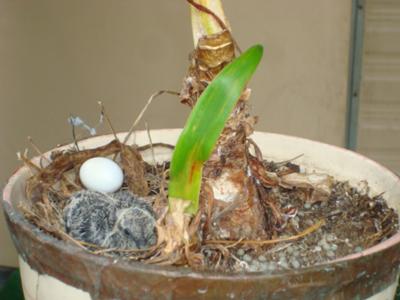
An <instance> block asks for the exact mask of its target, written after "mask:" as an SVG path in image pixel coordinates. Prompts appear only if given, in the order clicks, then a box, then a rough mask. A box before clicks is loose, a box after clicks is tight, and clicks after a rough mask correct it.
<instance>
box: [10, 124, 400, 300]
mask: <svg viewBox="0 0 400 300" xmlns="http://www.w3.org/2000/svg"><path fill="white" fill-rule="evenodd" d="M179 132H180V130H176V129H173V130H156V131H153V132H152V139H153V142H164V143H171V144H173V143H175V142H176V140H177V137H178V135H179ZM121 136H123V134H121ZM112 138H113V137H112V136H110V135H109V136H100V137H95V138H91V139H88V140H85V141H83V142H81V145H82V146H84V147H85V148H91V147H95V146H99V145H102V144H105V143H107V142H109V141H110V140H111V139H112ZM254 139H255V140H256V141H257V143H258V145H259V146H260V148H261V149H262V150H263V152H264V155H265V157H267V158H269V159H274V160H285V159H289V158H292V157H295V156H297V155H299V154H304V155H303V156H302V157H301V158H300V159H299V160H298V161H296V162H298V163H299V164H301V165H302V166H304V167H305V168H306V169H308V170H319V171H325V172H327V173H329V174H331V175H333V176H335V177H336V178H337V179H339V180H349V181H350V182H351V183H352V184H356V183H358V182H359V181H360V180H367V181H368V182H369V185H370V187H371V193H373V194H374V193H376V194H377V193H381V192H385V198H386V200H387V201H388V202H389V205H390V206H391V207H393V208H395V209H396V210H397V211H399V210H400V179H399V177H397V176H396V175H395V174H393V173H392V172H390V171H389V170H387V169H385V168H384V167H382V166H380V165H379V164H377V163H376V162H373V161H371V160H369V159H367V158H365V157H363V156H361V155H359V154H356V153H354V152H351V151H348V150H345V149H341V148H338V147H335V146H330V145H326V144H322V143H318V142H314V141H310V140H306V139H301V138H296V137H291V136H284V135H278V134H272V133H260V132H258V133H255V134H254ZM135 142H136V143H137V144H146V143H148V138H147V135H146V133H145V132H138V133H137V134H136V139H135ZM156 150H157V151H156V159H157V160H160V161H162V160H164V159H166V158H168V157H169V156H170V154H171V153H170V151H169V150H166V149H156ZM147 159H149V160H150V159H151V155H150V154H149V155H148V156H147ZM28 176H29V172H28V169H27V168H26V167H22V168H20V169H19V170H18V171H17V172H16V173H15V174H14V175H13V176H12V177H11V178H10V181H9V183H8V184H7V186H6V188H5V190H4V202H3V204H4V211H5V214H6V218H7V222H8V225H9V228H10V231H11V234H12V238H13V240H14V243H15V246H16V247H17V249H18V252H19V255H20V267H21V276H22V281H23V288H24V293H25V297H26V299H27V300H33V299H41V300H56V299H57V300H61V299H73V300H81V299H127V300H128V299H346V300H347V299H367V298H370V299H391V298H393V295H394V293H395V289H396V283H397V278H398V274H399V268H398V267H399V261H400V233H398V234H396V235H395V236H393V237H392V238H390V239H388V240H386V241H385V242H382V243H380V244H378V245H376V246H374V247H371V248H369V249H367V250H365V251H363V252H361V253H357V254H352V255H349V256H346V257H344V258H341V259H338V260H335V261H331V262H328V263H326V264H323V265H317V266H313V267H309V268H304V269H296V270H285V271H273V272H268V273H245V274H219V273H212V272H194V271H191V270H189V269H188V268H175V267H161V266H153V265H145V264H142V263H136V262H126V261H123V260H118V259H113V258H108V257H103V256H95V255H92V254H89V253H88V252H85V251H84V250H83V249H81V248H79V247H77V246H75V245H73V244H71V243H66V242H63V241H60V240H56V239H55V238H53V237H51V236H49V235H47V234H44V233H43V232H42V231H40V230H39V229H37V228H36V227H34V226H33V225H31V224H30V223H28V222H27V221H26V220H25V219H24V218H23V216H22V215H21V213H20V212H19V211H18V209H17V205H18V203H20V202H21V201H26V198H25V193H24V185H25V181H26V179H27V178H28Z"/></svg>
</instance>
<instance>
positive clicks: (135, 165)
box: [121, 145, 149, 196]
mask: <svg viewBox="0 0 400 300" xmlns="http://www.w3.org/2000/svg"><path fill="white" fill-rule="evenodd" d="M121 166H122V169H123V170H124V175H125V182H126V184H127V185H128V188H129V190H130V191H131V192H132V193H134V194H136V195H138V196H147V195H148V194H149V186H148V184H147V181H146V179H145V163H144V161H143V159H142V156H141V155H140V153H139V151H138V150H137V149H136V148H135V147H132V146H127V145H122V148H121Z"/></svg>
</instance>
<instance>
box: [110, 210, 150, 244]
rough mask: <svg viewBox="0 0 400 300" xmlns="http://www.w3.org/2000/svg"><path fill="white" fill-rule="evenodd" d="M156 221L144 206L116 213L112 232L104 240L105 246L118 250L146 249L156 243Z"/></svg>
mask: <svg viewBox="0 0 400 300" xmlns="http://www.w3.org/2000/svg"><path fill="white" fill-rule="evenodd" d="M155 225H156V220H155V218H154V215H153V214H152V212H150V211H149V210H148V209H147V208H146V206H134V207H130V208H124V209H120V210H118V211H117V221H116V223H115V225H114V229H113V231H112V232H111V233H110V235H109V236H108V237H106V240H105V244H106V245H105V246H107V247H110V248H111V247H115V248H120V249H130V248H135V249H146V248H149V247H150V246H152V245H154V244H155V243H156V242H157V238H156V233H155Z"/></svg>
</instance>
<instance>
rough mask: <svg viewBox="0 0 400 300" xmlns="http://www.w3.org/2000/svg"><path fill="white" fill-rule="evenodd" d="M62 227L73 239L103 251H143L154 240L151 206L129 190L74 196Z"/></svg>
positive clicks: (87, 192)
mask: <svg viewBox="0 0 400 300" xmlns="http://www.w3.org/2000/svg"><path fill="white" fill-rule="evenodd" d="M64 225H65V230H66V232H67V233H68V234H69V235H71V236H72V237H73V238H75V239H77V240H80V241H84V242H87V243H91V244H95V245H99V246H102V247H105V248H117V249H146V248H148V247H150V246H152V245H154V244H155V243H156V241H157V236H156V231H155V225H156V218H155V214H154V211H153V209H152V207H151V206H150V205H149V204H148V203H146V202H145V201H144V200H142V199H140V198H138V197H135V196H134V195H133V194H131V193H130V192H128V191H120V192H116V193H113V194H103V193H99V192H93V191H87V190H83V191H79V192H76V193H74V194H73V195H72V196H71V198H70V200H69V204H68V205H67V206H66V207H65V208H64Z"/></svg>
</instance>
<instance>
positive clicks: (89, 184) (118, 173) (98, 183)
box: [79, 157, 124, 193]
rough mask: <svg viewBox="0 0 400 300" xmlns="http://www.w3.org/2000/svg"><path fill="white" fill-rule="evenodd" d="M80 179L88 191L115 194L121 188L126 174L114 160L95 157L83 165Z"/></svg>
mask: <svg viewBox="0 0 400 300" xmlns="http://www.w3.org/2000/svg"><path fill="white" fill-rule="evenodd" d="M79 178H80V180H81V182H82V184H83V185H84V186H85V188H87V189H88V190H92V191H97V192H102V193H113V192H115V191H117V190H119V189H120V188H121V186H122V183H123V181H124V174H123V172H122V169H121V168H120V166H119V165H118V164H117V163H115V162H114V161H113V160H111V159H109V158H105V157H93V158H90V159H88V160H87V161H85V162H84V163H83V164H82V166H81V168H80V170H79Z"/></svg>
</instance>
